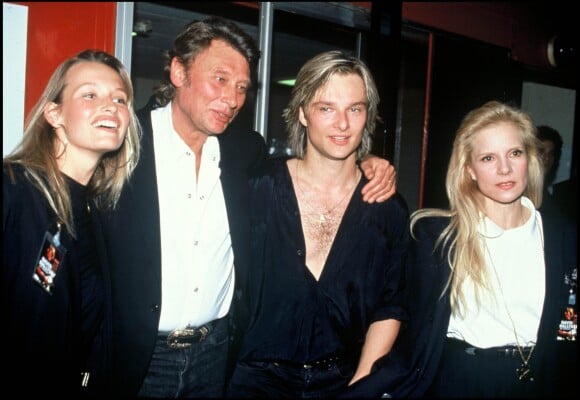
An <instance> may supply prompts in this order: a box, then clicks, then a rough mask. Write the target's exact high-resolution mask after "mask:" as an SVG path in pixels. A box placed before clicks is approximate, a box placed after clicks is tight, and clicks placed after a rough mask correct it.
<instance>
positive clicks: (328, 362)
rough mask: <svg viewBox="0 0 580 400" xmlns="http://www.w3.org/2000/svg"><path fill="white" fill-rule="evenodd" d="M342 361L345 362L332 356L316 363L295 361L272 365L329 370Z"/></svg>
mask: <svg viewBox="0 0 580 400" xmlns="http://www.w3.org/2000/svg"><path fill="white" fill-rule="evenodd" d="M341 360H343V358H341V357H339V356H332V357H327V358H323V359H320V360H316V361H310V362H308V363H297V362H294V361H273V362H272V363H273V364H274V365H290V366H292V367H298V368H302V369H313V368H315V369H328V368H330V367H331V366H333V365H334V364H336V363H337V362H339V361H341Z"/></svg>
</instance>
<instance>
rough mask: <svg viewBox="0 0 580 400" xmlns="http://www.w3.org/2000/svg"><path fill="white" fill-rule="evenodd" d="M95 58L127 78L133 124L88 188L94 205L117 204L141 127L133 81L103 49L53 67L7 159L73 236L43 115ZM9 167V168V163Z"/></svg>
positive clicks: (64, 188)
mask: <svg viewBox="0 0 580 400" xmlns="http://www.w3.org/2000/svg"><path fill="white" fill-rule="evenodd" d="M83 62H97V63H101V64H104V65H106V66H108V67H110V68H112V69H113V70H115V71H116V72H117V73H118V74H119V76H120V77H121V80H122V81H123V85H124V89H125V91H126V93H127V105H128V108H129V126H128V130H127V134H126V135H125V140H124V141H123V143H122V145H121V146H120V148H119V149H117V150H115V151H112V152H110V153H107V154H105V155H103V157H101V159H100V161H99V163H98V165H97V168H96V170H95V172H94V174H93V176H92V177H91V180H90V181H89V183H88V185H87V188H88V190H89V193H90V195H91V197H92V198H93V199H94V202H95V205H96V206H97V207H98V208H100V209H107V208H114V206H115V204H116V203H117V200H118V199H119V196H120V195H121V189H122V187H123V184H124V183H125V181H126V180H127V179H128V178H129V176H130V175H131V173H132V172H133V170H134V168H135V165H136V164H137V161H138V159H139V151H140V143H139V140H140V135H141V129H140V125H139V121H138V119H137V116H136V115H135V112H134V110H133V85H132V83H131V77H130V75H129V72H128V71H127V69H126V68H125V66H124V65H123V64H122V63H121V62H120V61H119V60H118V59H117V58H115V57H114V56H112V55H110V54H108V53H105V52H103V51H99V50H85V51H83V52H81V53H79V54H77V55H76V56H73V57H71V58H68V59H67V60H65V61H64V62H63V63H62V64H60V66H59V67H58V68H57V69H56V70H55V71H54V73H53V74H52V76H51V77H50V80H49V81H48V84H47V86H46V88H45V89H44V92H43V93H42V95H41V96H40V98H39V100H38V102H37V103H36V105H35V106H34V107H33V108H32V111H31V112H30V114H29V116H28V118H27V120H26V122H25V129H24V136H23V138H22V141H21V142H20V143H19V145H18V146H17V147H16V149H15V150H14V151H13V152H12V153H11V154H9V155H8V156H6V157H5V158H4V160H3V163H4V165H5V166H8V167H9V166H10V165H11V164H18V165H21V166H22V167H23V168H24V171H25V175H26V177H27V178H28V179H29V180H30V181H31V182H32V183H33V184H34V185H35V186H36V187H37V188H38V189H39V190H40V191H41V192H42V193H43V194H44V196H45V197H46V199H47V201H48V204H49V205H50V207H51V208H52V210H53V211H54V213H55V214H56V216H57V218H58V219H59V220H60V221H61V222H62V223H63V224H64V226H65V227H66V228H67V230H68V231H69V232H70V233H71V235H73V236H75V229H74V223H73V215H72V206H71V198H70V193H69V190H68V186H67V184H66V182H65V179H64V176H63V175H62V173H61V172H60V170H59V168H58V164H57V161H56V159H57V154H56V153H55V146H54V141H55V140H57V138H56V133H55V132H54V129H53V127H52V126H51V125H50V124H49V123H48V121H47V120H46V119H45V117H44V109H45V107H46V105H47V104H49V103H51V102H54V103H56V104H61V102H62V92H63V90H64V87H65V84H66V75H67V73H68V71H69V70H70V69H71V67H73V66H74V65H77V64H79V63H83ZM9 170H10V168H9Z"/></svg>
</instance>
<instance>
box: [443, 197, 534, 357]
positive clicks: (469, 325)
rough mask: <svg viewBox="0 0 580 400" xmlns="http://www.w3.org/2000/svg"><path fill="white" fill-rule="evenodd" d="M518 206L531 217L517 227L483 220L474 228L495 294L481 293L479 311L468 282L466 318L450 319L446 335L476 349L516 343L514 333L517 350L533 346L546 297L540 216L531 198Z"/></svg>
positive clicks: (485, 291) (466, 289)
mask: <svg viewBox="0 0 580 400" xmlns="http://www.w3.org/2000/svg"><path fill="white" fill-rule="evenodd" d="M522 205H524V206H525V207H527V208H528V209H529V210H530V211H531V213H530V218H529V219H528V221H526V223H525V224H524V225H522V226H519V227H517V228H513V229H507V230H505V229H503V228H501V227H499V226H498V225H496V224H495V223H494V222H493V221H491V220H490V219H489V218H487V217H485V216H484V217H483V219H482V221H481V223H480V225H479V227H478V230H479V233H480V234H481V237H482V240H483V246H484V252H485V259H486V263H487V266H488V268H489V280H490V284H491V288H492V291H493V293H492V292H490V291H488V290H485V289H484V290H482V291H480V296H481V305H480V307H479V308H478V307H477V304H476V302H475V291H474V289H473V282H472V281H471V280H470V279H466V281H465V282H464V283H463V287H462V289H463V291H464V293H465V296H466V299H467V304H468V307H467V311H466V312H465V317H464V318H461V317H460V316H453V315H452V316H451V320H450V322H449V328H448V333H447V336H448V337H453V338H457V339H461V340H464V341H466V342H468V343H470V344H472V345H473V346H476V347H479V348H489V347H496V346H505V345H516V344H518V343H517V342H516V339H515V334H516V333H515V332H517V336H518V341H519V345H520V346H528V345H532V344H534V343H535V342H536V340H537V333H538V327H539V325H540V317H541V315H542V308H543V304H544V295H545V260H544V240H543V230H542V218H541V216H540V213H539V212H538V211H537V210H536V209H535V208H534V205H533V203H532V202H531V201H530V199H528V198H526V197H522ZM514 331H515V332H514Z"/></svg>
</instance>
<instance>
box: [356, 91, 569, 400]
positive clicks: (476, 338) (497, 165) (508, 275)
mask: <svg viewBox="0 0 580 400" xmlns="http://www.w3.org/2000/svg"><path fill="white" fill-rule="evenodd" d="M542 184H543V173H542V163H541V158H540V154H539V151H538V143H537V139H536V137H535V128H534V125H533V123H532V120H531V118H530V117H529V116H528V115H527V114H525V113H524V112H522V111H521V110H518V109H517V108H514V107H511V106H509V105H506V104H503V103H500V102H496V101H492V102H488V103H486V104H484V105H483V106H481V107H479V108H477V109H475V110H473V111H471V112H470V113H468V114H467V115H466V117H465V118H464V119H463V121H462V123H461V126H460V127H459V129H458V131H457V135H456V138H455V142H454V145H453V152H452V155H451V161H450V164H449V169H448V172H447V179H446V190H447V195H448V198H449V204H450V208H449V209H448V210H441V209H423V210H418V211H416V212H415V213H414V214H413V215H412V216H411V233H412V235H413V238H414V240H413V241H412V245H411V250H410V253H409V259H408V260H409V262H408V269H407V272H408V274H407V296H408V311H409V314H410V322H409V324H408V326H406V327H404V328H402V330H401V333H400V335H399V340H398V342H397V343H396V344H395V346H394V348H393V350H392V351H391V353H390V354H389V355H388V356H387V357H384V358H383V359H382V360H380V361H379V362H378V363H377V364H376V365H375V369H374V373H373V374H372V375H371V377H369V378H368V379H363V380H361V381H360V382H359V383H358V384H355V386H354V387H353V388H352V390H351V392H350V393H348V395H349V396H352V397H367V396H368V397H380V396H382V395H385V394H388V395H390V396H393V397H420V396H425V395H427V396H429V397H444V398H445V397H462V398H466V397H480V398H484V397H487V398H493V397H502V398H505V397H538V396H539V397H545V396H554V395H562V394H564V393H565V391H566V389H567V387H569V385H568V384H567V383H566V382H569V381H570V380H569V378H571V374H572V373H575V370H576V363H577V361H576V359H577V350H576V342H575V341H569V342H567V343H564V342H562V341H559V340H558V338H557V332H558V328H559V325H560V323H561V315H562V310H563V309H565V308H566V306H567V304H568V302H569V301H572V302H574V300H573V299H572V297H571V296H570V295H571V292H575V279H576V272H575V268H576V248H575V243H576V241H575V236H576V232H575V230H574V229H572V227H571V226H570V225H567V223H566V222H565V221H563V220H561V219H557V218H555V217H551V216H550V217H547V216H543V215H541V214H540V213H539V212H538V211H537V208H538V207H539V206H540V204H541V201H542V198H541V197H542ZM568 390H570V389H568Z"/></svg>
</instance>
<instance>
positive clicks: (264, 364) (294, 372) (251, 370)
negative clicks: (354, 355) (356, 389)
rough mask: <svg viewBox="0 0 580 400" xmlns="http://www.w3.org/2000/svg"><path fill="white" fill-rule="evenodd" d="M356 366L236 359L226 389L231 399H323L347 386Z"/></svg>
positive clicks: (344, 363) (342, 363) (349, 364)
mask: <svg viewBox="0 0 580 400" xmlns="http://www.w3.org/2000/svg"><path fill="white" fill-rule="evenodd" d="M354 370H355V365H354V364H353V363H351V362H350V361H348V360H339V361H336V362H333V363H331V364H329V365H326V366H324V367H316V366H307V367H305V366H302V365H297V364H287V363H283V362H270V361H250V362H238V364H237V365H236V369H235V370H234V375H233V376H232V380H231V381H230V385H229V388H228V393H227V395H228V397H232V398H242V397H245V398H302V399H308V398H323V397H334V396H336V395H337V394H338V393H340V391H341V390H343V389H344V388H346V386H347V385H348V382H349V381H350V380H351V379H352V377H353V375H354Z"/></svg>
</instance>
